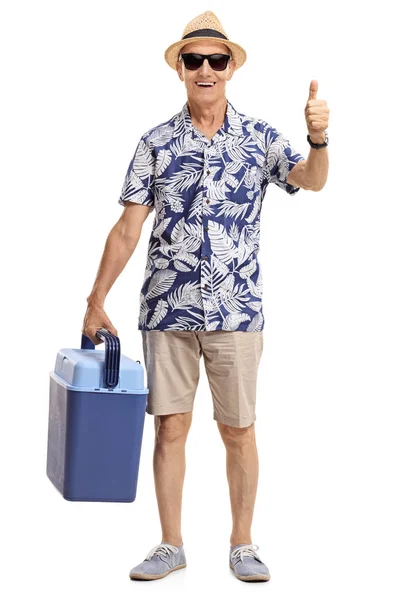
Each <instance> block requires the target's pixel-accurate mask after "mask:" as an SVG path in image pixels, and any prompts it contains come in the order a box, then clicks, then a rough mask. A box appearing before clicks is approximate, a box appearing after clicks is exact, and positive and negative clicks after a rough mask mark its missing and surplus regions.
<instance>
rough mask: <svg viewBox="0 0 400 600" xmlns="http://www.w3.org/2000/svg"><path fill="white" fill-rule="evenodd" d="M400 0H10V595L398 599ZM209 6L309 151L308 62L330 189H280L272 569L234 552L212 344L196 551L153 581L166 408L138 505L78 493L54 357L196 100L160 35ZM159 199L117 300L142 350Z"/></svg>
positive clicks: (265, 215) (266, 111)
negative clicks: (134, 197) (397, 9)
mask: <svg viewBox="0 0 400 600" xmlns="http://www.w3.org/2000/svg"><path fill="white" fill-rule="evenodd" d="M389 4H390V3H389V2H385V1H382V2H380V3H379V4H378V5H376V4H373V3H369V2H339V3H338V2H336V3H335V4H334V3H333V2H330V3H326V2H324V3H321V2H314V1H309V0H304V1H303V2H293V1H291V0H290V1H286V2H285V3H272V2H253V1H247V2H246V3H243V4H241V3H239V4H238V5H237V7H236V8H234V7H233V6H231V5H228V4H227V3H226V2H224V3H223V2H221V1H214V2H212V3H202V2H200V3H197V4H193V3H188V2H183V1H176V2H174V4H173V6H172V5H170V4H169V3H161V2H151V3H148V2H145V3H139V5H138V4H137V3H134V2H124V1H120V0H114V2H112V3H111V2H101V1H99V0H97V1H96V2H94V1H88V0H79V1H76V0H70V1H69V2H56V1H53V2H50V1H47V2H45V1H43V0H38V1H36V2H27V1H25V2H17V1H16V2H13V3H11V2H9V3H5V4H4V5H3V9H2V15H1V19H0V21H1V25H0V27H1V31H0V33H1V35H0V44H1V55H2V67H1V70H2V76H1V80H2V93H1V100H0V101H1V104H2V107H1V118H2V124H1V211H2V219H1V223H2V228H1V245H2V248H1V249H2V252H1V256H2V299H1V301H2V305H3V306H2V311H1V316H2V329H3V335H4V337H3V348H2V352H3V354H4V356H3V359H2V378H3V380H2V385H1V399H2V419H1V436H0V437H1V456H2V469H1V480H2V484H3V485H2V493H1V500H2V511H1V515H2V520H3V523H2V525H1V538H2V546H3V550H5V554H6V556H7V558H6V561H5V560H4V556H3V559H2V576H1V578H0V581H1V583H0V586H1V588H7V587H8V591H7V592H6V595H5V594H4V595H5V597H6V598H25V597H31V596H32V595H33V594H34V595H35V596H39V595H40V597H41V598H50V597H51V598H57V599H58V600H64V599H67V598H68V599H70V598H72V597H75V598H86V597H95V598H98V599H109V598H118V599H120V600H121V599H123V598H130V597H134V596H135V595H137V594H139V593H140V594H141V598H147V597H148V598H153V597H154V598H155V597H159V594H164V591H165V590H168V591H171V593H174V594H175V597H176V598H184V597H185V598H186V597H187V594H189V593H190V594H191V593H196V592H199V594H204V593H209V592H210V593H211V592H215V593H217V592H219V593H223V592H224V591H226V593H227V594H229V596H230V597H233V598H241V597H242V595H243V593H246V594H248V595H254V596H255V597H259V596H260V595H265V594H268V595H269V597H270V598H274V599H285V600H287V599H288V598H295V597H298V596H299V594H300V595H303V594H304V596H305V597H307V598H308V599H309V600H314V599H315V600H317V599H318V600H320V599H321V598H324V600H330V599H335V600H336V599H337V598H339V597H340V598H355V597H357V598H364V599H367V598H368V599H372V598H377V597H384V598H385V600H389V599H392V598H398V597H399V592H400V582H399V579H398V571H399V542H398V540H399V534H400V527H399V525H400V523H399V512H398V506H399V501H400V497H399V492H398V488H397V485H398V478H399V468H398V456H399V450H400V448H399V441H398V429H399V421H398V404H399V399H400V398H399V387H400V385H399V334H400V318H399V306H400V293H399V255H400V242H399V216H400V209H399V199H400V198H399V192H398V189H399V186H398V181H397V180H398V169H397V162H398V152H397V147H398V133H399V132H398V106H399V96H398V92H396V83H397V81H396V78H397V76H396V75H395V73H396V72H397V62H398V45H397V39H398V36H397V29H396V21H395V19H394V15H393V14H391V13H390V9H389ZM205 10H213V11H214V12H215V13H216V14H217V16H218V17H219V19H220V20H221V22H222V25H223V27H224V28H225V30H226V31H227V33H228V36H229V37H230V38H231V39H232V41H236V42H238V43H239V44H241V45H242V46H243V47H244V48H245V49H246V50H247V53H248V58H247V62H246V63H245V65H244V66H243V67H242V68H241V69H240V70H239V71H238V72H237V73H235V74H234V76H233V79H232V80H231V82H229V83H228V84H227V97H228V99H230V101H231V102H232V104H233V106H234V107H235V108H236V109H237V110H238V111H240V112H242V113H245V114H247V115H250V116H253V117H257V118H262V119H265V120H266V121H268V122H269V123H270V124H271V125H272V126H274V127H276V128H277V129H278V130H279V131H280V132H282V133H283V134H284V135H285V136H286V137H288V139H289V140H290V141H291V143H292V145H293V147H294V148H296V149H298V151H299V152H301V153H302V154H303V155H305V156H306V157H307V156H308V151H309V146H308V143H307V141H306V134H307V131H306V123H305V117H304V107H305V104H306V102H307V99H308V91H309V85H310V82H311V80H312V79H316V80H317V81H318V84H319V89H318V95H317V98H322V99H325V100H326V101H327V103H328V106H329V108H330V122H329V127H328V133H329V136H330V146H329V161H330V170H329V176H328V182H327V184H326V186H325V187H324V189H323V190H322V191H321V192H319V193H315V192H311V191H304V190H300V191H299V192H298V194H296V195H295V196H294V197H293V198H291V197H290V196H289V195H288V194H286V193H285V192H284V191H283V190H281V189H280V188H278V187H277V186H275V185H271V186H270V187H269V188H268V190H267V194H266V197H265V199H264V203H263V212H262V221H261V223H262V224H261V250H260V259H261V264H262V268H263V275H264V313H265V318H266V322H265V329H264V352H263V355H262V360H261V365H260V371H259V387H258V390H259V391H258V400H257V421H256V435H257V443H258V452H259V461H260V477H259V486H258V495H257V500H256V506H255V513H254V520H253V528H252V538H253V543H256V544H257V545H258V546H259V554H260V556H261V558H262V559H263V560H264V562H265V563H266V564H267V565H268V567H269V569H270V572H271V581H270V582H269V583H264V584H259V585H258V586H257V585H256V586H253V587H250V588H249V586H248V584H246V583H244V582H241V581H239V580H237V579H236V578H235V577H234V575H233V572H232V571H231V570H230V569H229V566H228V551H229V536H230V527H231V515H230V504H229V496H228V486H227V480H226V472H225V449H224V447H223V444H222V440H221V439H220V437H219V433H218V429H217V425H216V423H215V421H213V419H212V400H211V394H210V391H209V388H208V384H207V379H206V374H205V370H204V365H203V362H202V363H201V377H200V384H199V388H198V392H197V395H196V399H195V409H194V418H193V424H192V428H191V431H190V434H189V438H188V442H187V455H186V460H187V471H186V479H185V486H184V497H183V540H184V544H185V548H186V557H187V561H188V567H187V568H186V569H183V570H182V571H178V572H176V573H173V574H172V575H170V576H168V577H167V578H165V579H162V580H160V581H155V582H132V581H130V580H129V577H128V573H129V570H130V568H131V567H132V566H134V565H136V564H138V563H139V562H141V561H142V560H143V559H144V558H145V555H146V554H147V552H148V551H149V550H150V548H152V547H153V546H154V545H156V544H158V543H159V542H160V541H161V532H160V526H159V520H158V512H157V504H156V498H155V493H154V484H153V473H152V449H153V417H151V416H150V415H147V416H146V421H145V429H144V434H143V446H142V455H141V463H140V472H139V482H138V492H137V498H136V500H135V502H134V503H128V504H110V503H79V502H78V503H74V502H68V501H66V500H64V499H63V498H62V496H61V495H60V494H59V493H58V492H57V490H56V489H55V488H54V487H53V485H52V484H51V482H50V481H49V480H48V478H47V477H46V451H47V419H48V385H49V372H50V371H51V370H52V369H53V367H54V361H55V357H56V353H57V351H58V350H59V349H60V348H62V347H75V348H77V347H80V339H81V325H82V321H83V316H84V313H85V310H86V297H87V295H88V294H89V293H90V291H91V288H92V285H93V282H94V278H95V275H96V271H97V267H98V264H99V262H100V258H101V254H102V251H103V249H104V243H105V240H106V237H107V235H108V232H109V230H110V229H111V227H112V226H113V225H114V223H115V222H116V221H117V220H118V218H119V217H120V214H121V211H122V210H123V208H122V206H121V205H119V204H118V198H119V194H120V190H121V187H122V184H123V179H124V177H125V173H126V170H127V168H128V164H129V162H130V159H131V158H132V155H133V151H134V149H135V148H136V145H137V143H138V140H139V138H140V136H141V135H142V134H143V133H144V132H145V131H146V130H147V129H149V128H150V127H153V126H155V125H157V124H159V123H161V122H163V121H165V120H167V119H169V118H170V117H171V116H172V115H174V114H176V112H178V111H179V110H180V109H181V107H182V106H183V104H184V102H185V101H186V90H185V87H184V83H182V82H181V81H180V80H179V78H178V75H177V74H176V73H174V72H173V70H172V69H171V68H170V67H169V66H168V65H167V63H166V62H165V60H164V51H165V49H166V48H167V46H169V45H170V44H171V43H173V42H174V41H177V40H179V39H180V38H181V36H182V32H183V29H184V27H185V25H186V23H188V22H189V21H190V20H191V19H193V18H194V17H195V16H197V15H199V14H200V13H202V12H203V11H205ZM153 218H154V213H153V214H152V215H150V217H149V218H148V219H147V221H146V222H145V225H144V228H143V235H142V238H141V239H140V242H139V244H138V246H137V249H136V251H135V253H134V255H133V256H132V258H131V260H130V261H129V263H128V265H127V267H126V269H125V270H124V271H123V273H122V274H121V276H120V277H119V278H118V279H117V281H116V283H115V285H114V286H113V288H112V290H111V291H110V293H109V295H108V297H107V300H106V305H105V308H106V311H107V314H108V315H109V317H110V318H111V320H112V322H113V323H114V325H115V326H116V327H117V329H118V331H119V335H120V340H121V347H122V352H123V354H125V355H127V356H129V357H130V358H132V359H135V360H141V361H142V364H143V354H142V345H141V335H140V332H139V331H138V329H137V319H138V310H139V291H140V287H141V284H142V278H143V273H144V268H145V261H146V249H147V243H148V238H149V236H150V231H151V227H152V220H153ZM102 347H103V346H102ZM137 586H139V587H137ZM245 586H247V587H245ZM4 591H5V590H4V589H3V592H4Z"/></svg>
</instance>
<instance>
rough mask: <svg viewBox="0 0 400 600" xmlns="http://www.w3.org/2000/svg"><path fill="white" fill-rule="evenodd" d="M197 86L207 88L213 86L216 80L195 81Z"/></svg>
mask: <svg viewBox="0 0 400 600" xmlns="http://www.w3.org/2000/svg"><path fill="white" fill-rule="evenodd" d="M195 83H196V85H197V86H198V87H203V88H209V87H214V85H215V84H216V83H217V82H216V81H196V82H195Z"/></svg>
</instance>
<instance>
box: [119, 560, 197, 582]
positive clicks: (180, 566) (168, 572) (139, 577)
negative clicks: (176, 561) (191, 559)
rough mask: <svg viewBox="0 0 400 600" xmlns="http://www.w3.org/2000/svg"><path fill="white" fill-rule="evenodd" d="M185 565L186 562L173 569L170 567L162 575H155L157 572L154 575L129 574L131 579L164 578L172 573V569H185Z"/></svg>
mask: <svg viewBox="0 0 400 600" xmlns="http://www.w3.org/2000/svg"><path fill="white" fill-rule="evenodd" d="M184 567H186V563H185V564H183V565H177V566H176V567H174V568H173V569H170V570H169V571H165V573H161V574H160V575H155V574H154V575H152V574H151V573H134V574H133V575H131V574H129V577H130V578H131V579H146V580H150V579H162V578H163V577H166V576H167V575H169V574H170V573H172V571H177V570H178V569H183V568H184Z"/></svg>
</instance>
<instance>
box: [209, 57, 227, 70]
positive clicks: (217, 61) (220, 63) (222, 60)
mask: <svg viewBox="0 0 400 600" xmlns="http://www.w3.org/2000/svg"><path fill="white" fill-rule="evenodd" d="M228 60H229V56H227V55H226V54H213V55H212V56H210V58H209V63H210V67H211V68H212V69H214V71H224V69H226V65H227V64H228Z"/></svg>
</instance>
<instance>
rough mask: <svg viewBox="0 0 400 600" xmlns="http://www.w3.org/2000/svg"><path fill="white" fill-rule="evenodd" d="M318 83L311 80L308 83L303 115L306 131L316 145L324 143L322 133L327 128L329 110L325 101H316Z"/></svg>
mask: <svg viewBox="0 0 400 600" xmlns="http://www.w3.org/2000/svg"><path fill="white" fill-rule="evenodd" d="M317 92H318V81H317V80H316V79H313V80H312V81H311V83H310V90H309V95H308V100H307V104H306V107H305V109H304V114H305V117H306V123H307V129H308V133H309V134H310V137H311V140H312V141H313V142H316V143H318V141H322V142H323V141H324V140H325V135H324V131H325V129H327V128H328V119H329V108H328V105H327V103H326V100H318V99H317Z"/></svg>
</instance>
